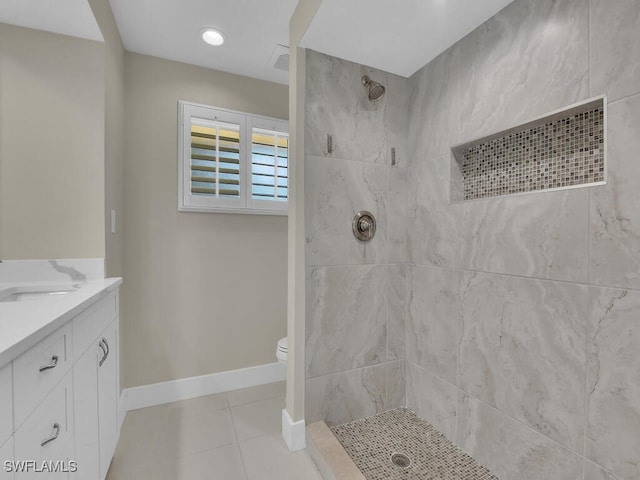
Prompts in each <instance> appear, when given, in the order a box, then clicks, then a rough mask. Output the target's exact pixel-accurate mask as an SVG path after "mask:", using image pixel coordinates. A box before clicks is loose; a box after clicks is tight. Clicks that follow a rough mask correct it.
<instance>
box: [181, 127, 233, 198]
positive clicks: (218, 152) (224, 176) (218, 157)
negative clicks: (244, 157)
mask: <svg viewBox="0 0 640 480" xmlns="http://www.w3.org/2000/svg"><path fill="white" fill-rule="evenodd" d="M198 123H200V124H198ZM206 123H208V122H197V123H193V124H192V125H191V194H192V195H208V196H213V197H227V198H239V197H240V194H241V192H240V127H239V126H238V125H230V124H224V123H210V124H206Z"/></svg>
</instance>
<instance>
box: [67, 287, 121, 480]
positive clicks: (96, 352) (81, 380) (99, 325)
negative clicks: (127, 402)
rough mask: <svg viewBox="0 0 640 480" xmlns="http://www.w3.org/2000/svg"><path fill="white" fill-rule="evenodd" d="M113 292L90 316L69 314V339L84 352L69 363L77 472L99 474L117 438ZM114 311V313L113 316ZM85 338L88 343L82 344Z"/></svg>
mask: <svg viewBox="0 0 640 480" xmlns="http://www.w3.org/2000/svg"><path fill="white" fill-rule="evenodd" d="M117 308H118V307H117V298H116V297H113V298H108V299H106V301H105V303H104V304H102V305H101V306H100V307H99V308H97V309H96V311H95V312H94V314H93V315H92V316H91V318H89V319H87V318H81V317H78V318H77V319H75V320H74V322H76V323H77V327H76V323H74V341H76V340H78V341H77V344H76V346H77V347H79V348H81V349H82V350H83V351H84V353H82V355H81V356H80V358H79V359H78V360H77V362H76V363H75V365H74V367H73V380H74V397H75V418H76V459H77V461H78V472H77V474H76V477H77V478H80V479H82V480H103V479H104V478H105V477H106V476H107V471H108V470H109V464H110V463H111V458H112V457H113V453H114V452H115V448H116V445H117V443H118V438H119V423H118V397H119V393H120V392H119V390H120V388H119V382H118V368H119V362H118V357H119V356H118V352H119V348H118V347H119V346H118V318H117ZM114 315H115V316H116V317H115V319H114ZM88 341H90V342H91V343H89V346H88V348H86V351H85V346H86V344H87V342H88Z"/></svg>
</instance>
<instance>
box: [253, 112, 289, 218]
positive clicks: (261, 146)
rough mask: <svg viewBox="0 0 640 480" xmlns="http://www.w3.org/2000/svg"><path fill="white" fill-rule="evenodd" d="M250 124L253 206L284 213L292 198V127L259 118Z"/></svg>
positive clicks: (255, 118) (280, 122)
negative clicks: (290, 148) (290, 165)
mask: <svg viewBox="0 0 640 480" xmlns="http://www.w3.org/2000/svg"><path fill="white" fill-rule="evenodd" d="M250 121H251V124H250V131H251V144H250V151H251V185H250V186H251V205H252V206H253V208H258V209H260V208H269V209H272V210H281V211H285V210H287V208H288V207H287V199H288V197H289V132H288V131H289V125H288V123H287V122H283V121H277V120H274V119H265V118H260V117H252V118H251V119H250Z"/></svg>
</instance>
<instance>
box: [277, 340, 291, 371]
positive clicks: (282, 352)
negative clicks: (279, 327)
mask: <svg viewBox="0 0 640 480" xmlns="http://www.w3.org/2000/svg"><path fill="white" fill-rule="evenodd" d="M287 350H288V349H287V337H284V338H281V339H280V340H278V348H277V349H276V357H278V361H279V362H280V363H282V364H283V365H286V364H287Z"/></svg>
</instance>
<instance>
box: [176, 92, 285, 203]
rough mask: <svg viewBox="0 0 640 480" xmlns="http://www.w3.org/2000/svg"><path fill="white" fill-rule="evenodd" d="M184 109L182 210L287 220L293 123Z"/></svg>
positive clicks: (194, 107) (189, 106)
mask: <svg viewBox="0 0 640 480" xmlns="http://www.w3.org/2000/svg"><path fill="white" fill-rule="evenodd" d="M179 107H180V113H179V124H180V129H179V130H180V132H179V181H178V183H179V185H178V210H180V211H196V212H206V211H211V212H232V213H257V214H272V215H286V213H287V198H288V187H289V179H288V167H289V134H288V130H289V125H288V122H286V121H283V120H278V119H275V118H268V117H261V116H257V115H250V114H246V113H241V112H233V111H230V110H224V109H220V108H213V107H207V106H204V105H196V104H193V103H188V102H183V101H181V102H179Z"/></svg>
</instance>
